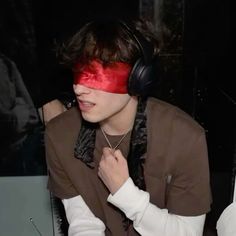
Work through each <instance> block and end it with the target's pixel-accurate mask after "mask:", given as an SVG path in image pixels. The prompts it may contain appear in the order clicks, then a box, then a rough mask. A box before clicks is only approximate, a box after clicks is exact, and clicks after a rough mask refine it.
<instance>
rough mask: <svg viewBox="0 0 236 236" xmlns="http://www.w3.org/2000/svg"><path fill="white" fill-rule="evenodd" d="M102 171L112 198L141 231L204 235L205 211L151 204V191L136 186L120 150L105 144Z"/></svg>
mask: <svg viewBox="0 0 236 236" xmlns="http://www.w3.org/2000/svg"><path fill="white" fill-rule="evenodd" d="M98 175H99V177H100V178H101V179H102V181H103V182H104V184H105V185H106V186H107V188H108V189H109V191H110V193H111V194H110V195H109V197H108V201H109V202H110V203H112V204H113V205H115V206H116V207H118V208H119V209H120V210H122V211H123V212H124V213H125V214H126V216H127V217H128V218H129V219H131V220H132V221H133V225H134V228H135V229H136V230H137V231H138V232H139V233H140V234H141V235H147V236H148V235H150V236H151V235H163V236H168V235H173V234H174V235H178V236H180V235H181V236H201V235H202V232H203V226H204V221H205V215H199V216H195V217H184V216H180V215H175V214H171V213H169V212H168V210H167V209H160V208H158V207H157V206H155V205H153V204H151V203H150V201H149V193H147V192H145V191H142V190H140V189H139V188H138V187H136V186H135V185H134V183H133V181H132V180H131V178H130V177H129V173H128V167H127V161H126V159H125V158H124V157H123V155H122V153H121V152H120V151H119V150H117V151H115V152H112V151H111V150H109V149H108V148H104V150H103V156H102V158H101V162H100V165H99V172H98ZM176 204H178V203H176Z"/></svg>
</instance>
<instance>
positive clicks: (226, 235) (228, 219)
mask: <svg viewBox="0 0 236 236" xmlns="http://www.w3.org/2000/svg"><path fill="white" fill-rule="evenodd" d="M235 222H236V202H233V203H231V204H230V205H229V206H228V207H226V208H225V210H224V211H223V213H222V214H221V215H220V218H219V219H218V221H217V224H216V229H217V233H218V235H219V236H232V235H236V224H235Z"/></svg>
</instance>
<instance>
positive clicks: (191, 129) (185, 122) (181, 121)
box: [147, 98, 204, 136]
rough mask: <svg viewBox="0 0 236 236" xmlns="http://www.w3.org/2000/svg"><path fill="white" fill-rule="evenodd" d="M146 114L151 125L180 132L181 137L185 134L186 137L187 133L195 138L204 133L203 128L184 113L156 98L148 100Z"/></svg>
mask: <svg viewBox="0 0 236 236" xmlns="http://www.w3.org/2000/svg"><path fill="white" fill-rule="evenodd" d="M147 114H148V117H150V118H149V119H150V120H151V123H152V124H153V123H156V124H157V125H158V126H163V127H166V128H168V129H169V130H172V132H177V133H179V132H181V133H182V134H183V135H184V134H185V133H186V134H187V136H189V133H193V134H197V136H198V135H201V134H202V133H204V129H203V127H202V126H201V125H200V124H199V123H198V122H197V121H196V120H194V118H193V117H191V116H190V115H189V114H187V113H186V112H185V111H183V110H182V109H180V108H178V107H177V106H175V105H172V104H170V103H167V102H165V101H162V100H159V99H157V98H149V99H148V103H147Z"/></svg>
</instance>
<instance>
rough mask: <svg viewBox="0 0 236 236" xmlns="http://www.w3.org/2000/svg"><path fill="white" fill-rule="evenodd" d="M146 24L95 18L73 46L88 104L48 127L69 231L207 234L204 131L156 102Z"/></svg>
mask: <svg viewBox="0 0 236 236" xmlns="http://www.w3.org/2000/svg"><path fill="white" fill-rule="evenodd" d="M144 29H145V26H143V25H142V24H141V23H140V22H136V24H134V26H133V28H130V26H128V25H126V24H125V23H124V22H120V21H97V22H90V23H88V24H86V25H85V26H84V27H83V28H82V29H81V30H80V31H79V32H78V33H77V34H76V35H75V36H74V37H73V38H72V39H71V40H70V41H69V42H68V44H67V45H66V47H64V50H63V52H62V54H63V56H64V59H65V60H66V62H67V63H68V64H70V65H72V67H73V72H74V85H73V88H74V92H75V95H76V97H77V101H78V106H79V109H78V108H72V109H70V110H69V111H67V112H65V113H63V114H62V115H60V116H58V117H57V118H55V119H53V120H52V121H51V122H49V124H48V125H47V130H46V135H45V139H46V151H47V163H48V169H49V183H48V187H49V189H50V190H51V191H52V192H53V193H54V194H55V195H56V196H57V197H59V198H61V199H62V202H63V204H64V207H65V211H66V215H67V219H68V222H69V224H70V226H69V235H71V236H72V235H73V236H75V235H89V236H93V235H119V236H120V235H152V236H153V235H161V236H165V235H168V236H173V235H175V236H191V235H198V236H200V235H202V232H203V226H204V221H205V214H206V213H207V212H208V211H209V209H210V198H211V197H210V187H209V170H208V158H207V147H206V142H205V135H204V130H203V129H202V128H201V127H200V126H199V125H198V124H197V123H196V122H195V121H194V120H193V119H192V118H191V117H189V116H188V115H187V114H186V113H184V112H183V111H181V110H180V109H178V108H177V107H175V106H172V105H170V104H167V103H165V102H163V101H160V100H158V99H155V98H147V95H148V92H149V90H150V89H151V88H152V86H153V82H154V81H155V79H156V77H155V73H154V71H155V58H156V55H157V53H158V51H159V49H158V44H157V41H156V40H155V38H154V37H153V36H152V35H151V34H150V32H148V31H147V30H146V31H145V30H144Z"/></svg>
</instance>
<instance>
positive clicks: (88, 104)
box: [82, 102, 94, 106]
mask: <svg viewBox="0 0 236 236" xmlns="http://www.w3.org/2000/svg"><path fill="white" fill-rule="evenodd" d="M82 104H84V105H85V106H92V105H94V104H93V103H91V102H82Z"/></svg>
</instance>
